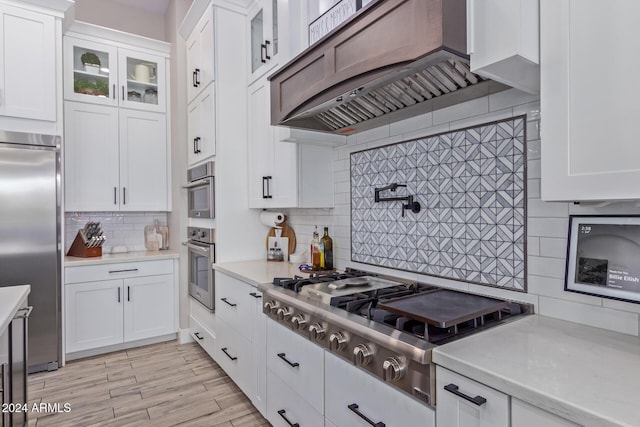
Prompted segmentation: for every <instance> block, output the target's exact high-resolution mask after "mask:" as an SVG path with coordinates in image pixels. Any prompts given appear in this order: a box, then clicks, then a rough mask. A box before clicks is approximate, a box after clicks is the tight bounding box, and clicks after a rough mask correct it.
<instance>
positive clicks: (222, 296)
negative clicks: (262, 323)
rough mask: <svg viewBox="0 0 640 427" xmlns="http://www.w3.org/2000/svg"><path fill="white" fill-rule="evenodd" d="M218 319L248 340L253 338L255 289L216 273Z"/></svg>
mask: <svg viewBox="0 0 640 427" xmlns="http://www.w3.org/2000/svg"><path fill="white" fill-rule="evenodd" d="M215 283H216V304H215V307H216V317H217V318H219V319H221V320H223V321H225V322H226V324H227V325H233V327H234V328H235V329H237V330H238V332H240V334H242V336H244V337H245V338H246V339H250V338H251V330H252V329H253V325H252V324H251V317H252V312H253V309H254V308H255V304H254V301H253V298H251V295H249V293H251V291H252V289H253V287H252V286H251V285H249V284H248V283H245V282H243V281H241V280H238V279H236V278H234V277H230V276H227V275H226V274H223V273H220V272H219V271H216V272H215Z"/></svg>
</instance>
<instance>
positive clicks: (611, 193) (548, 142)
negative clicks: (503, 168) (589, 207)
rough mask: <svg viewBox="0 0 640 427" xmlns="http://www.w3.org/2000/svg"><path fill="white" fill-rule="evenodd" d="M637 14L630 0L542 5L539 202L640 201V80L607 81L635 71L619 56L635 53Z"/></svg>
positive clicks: (633, 61) (561, 0)
mask: <svg viewBox="0 0 640 427" xmlns="http://www.w3.org/2000/svg"><path fill="white" fill-rule="evenodd" d="M638 16H640V2H637V1H634V0H613V1H608V2H601V1H597V0H578V1H576V0H557V1H556V0H542V1H541V3H540V25H541V27H540V55H541V58H540V62H541V64H544V66H543V67H541V97H540V101H541V110H542V111H543V112H544V119H543V120H544V125H543V126H544V132H543V134H542V152H541V154H542V159H541V163H542V174H541V186H542V187H541V197H542V199H543V200H585V201H587V200H624V199H640V186H638V185H637V183H638V182H640V167H639V164H638V160H637V159H638V156H639V154H640V150H639V149H638V144H637V143H636V136H635V135H636V129H635V121H636V120H637V118H638V117H639V116H640V103H638V97H637V94H638V93H639V91H640V83H639V82H637V81H635V80H632V81H630V82H625V83H624V84H613V85H606V83H605V82H621V81H622V80H623V78H624V77H623V76H624V75H625V70H634V69H637V68H638V67H639V66H640V57H638V56H637V55H626V54H622V52H634V51H636V50H637V40H638V35H639V31H638V25H637V17H638ZM594 22H597V23H598V25H594ZM612 46H615V48H612ZM594 52H598V54H597V58H598V60H597V61H594ZM585 70H588V72H586V71H585ZM603 84H605V87H603ZM600 87H603V89H602V90H598V89H597V88H600Z"/></svg>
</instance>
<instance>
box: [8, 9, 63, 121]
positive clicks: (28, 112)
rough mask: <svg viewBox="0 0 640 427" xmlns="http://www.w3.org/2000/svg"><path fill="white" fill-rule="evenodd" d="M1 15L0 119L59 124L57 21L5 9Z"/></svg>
mask: <svg viewBox="0 0 640 427" xmlns="http://www.w3.org/2000/svg"><path fill="white" fill-rule="evenodd" d="M0 14H2V16H1V19H0V61H1V63H0V115H4V116H12V117H21V118H26V119H36V120H48V121H55V120H56V81H57V80H56V79H57V76H56V57H55V52H56V37H55V36H56V30H55V18H53V17H52V16H48V15H44V14H41V13H35V12H31V11H27V10H23V9H19V8H16V7H11V6H5V5H2V6H0Z"/></svg>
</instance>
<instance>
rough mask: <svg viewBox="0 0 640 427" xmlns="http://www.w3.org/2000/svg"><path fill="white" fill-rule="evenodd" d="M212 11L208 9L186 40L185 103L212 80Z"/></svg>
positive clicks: (191, 99)
mask: <svg viewBox="0 0 640 427" xmlns="http://www.w3.org/2000/svg"><path fill="white" fill-rule="evenodd" d="M213 27H214V22H213V9H212V8H211V7H208V8H207V9H206V11H205V13H204V14H203V15H202V17H201V18H200V20H199V21H198V23H197V24H196V26H195V28H194V29H193V32H192V33H191V35H190V36H189V37H188V38H187V42H186V49H187V103H191V101H193V100H194V98H195V97H196V96H197V95H198V94H199V93H201V92H202V90H203V89H205V88H206V87H207V86H208V85H209V84H210V83H211V82H212V81H213V80H214V69H215V68H214V39H213V33H214V31H213V30H214V28H213Z"/></svg>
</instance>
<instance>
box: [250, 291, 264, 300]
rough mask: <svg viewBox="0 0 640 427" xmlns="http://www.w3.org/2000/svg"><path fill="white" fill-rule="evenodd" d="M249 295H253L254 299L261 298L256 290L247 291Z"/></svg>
mask: <svg viewBox="0 0 640 427" xmlns="http://www.w3.org/2000/svg"><path fill="white" fill-rule="evenodd" d="M249 295H251V296H252V297H254V298H255V299H260V298H262V295H258V293H257V292H249Z"/></svg>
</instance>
